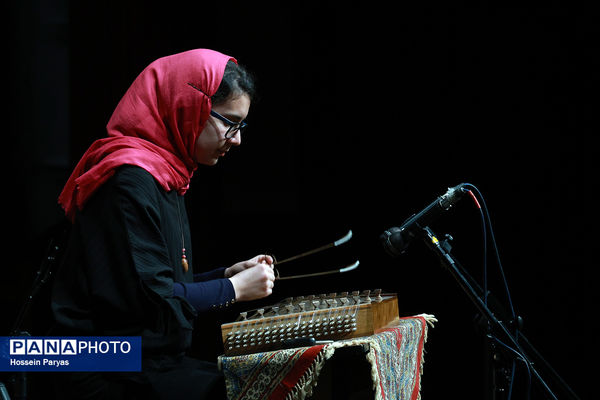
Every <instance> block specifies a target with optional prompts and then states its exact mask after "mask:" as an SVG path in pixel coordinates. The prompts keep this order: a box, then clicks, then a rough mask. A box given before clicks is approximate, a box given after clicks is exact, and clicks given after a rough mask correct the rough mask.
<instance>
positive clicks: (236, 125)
mask: <svg viewBox="0 0 600 400" xmlns="http://www.w3.org/2000/svg"><path fill="white" fill-rule="evenodd" d="M210 115H212V116H213V117H215V118H216V119H219V120H221V121H223V122H224V123H226V124H227V125H228V126H229V127H228V128H227V132H225V139H231V138H232V137H234V136H235V135H236V134H237V133H238V132H239V131H241V130H242V129H244V128H245V127H246V126H247V125H248V124H246V123H245V122H244V121H242V122H233V121H231V120H229V119H227V118H225V117H224V116H222V115H221V114H219V113H218V112H216V111H214V110H210Z"/></svg>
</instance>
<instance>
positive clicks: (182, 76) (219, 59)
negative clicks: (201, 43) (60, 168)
mask: <svg viewBox="0 0 600 400" xmlns="http://www.w3.org/2000/svg"><path fill="white" fill-rule="evenodd" d="M229 60H232V61H234V62H236V60H235V59H234V58H232V57H229V56H226V55H224V54H221V53H218V52H216V51H213V50H207V49H197V50H190V51H186V52H183V53H179V54H175V55H172V56H168V57H163V58H160V59H158V60H156V61H154V62H153V63H151V64H150V65H149V66H148V67H146V69H144V71H142V73H141V74H140V75H139V76H138V77H137V78H136V79H135V81H134V82H133V84H132V85H131V86H130V87H129V89H128V90H127V92H126V93H125V95H124V96H123V98H122V99H121V101H120V102H119V104H118V105H117V108H116V109H115V111H114V113H113V115H112V117H111V118H110V120H109V121H108V125H107V127H106V128H107V131H108V137H107V138H104V139H99V140H96V141H95V142H94V143H92V145H91V146H90V148H89V149H88V150H87V151H86V153H85V154H84V155H83V157H82V158H81V160H80V161H79V163H78V164H77V166H76V167H75V170H74V171H73V173H72V174H71V177H70V178H69V180H68V181H67V183H66V185H65V187H64V189H63V191H62V193H61V194H60V196H59V198H58V202H59V204H61V205H62V207H63V208H64V210H65V213H66V215H67V217H68V218H69V219H70V220H71V221H73V219H74V218H75V212H76V209H80V210H81V209H82V208H83V206H84V205H85V203H86V201H87V200H88V199H89V198H90V196H91V195H92V194H93V193H94V192H95V191H96V190H97V189H98V188H99V187H100V186H101V185H102V184H103V183H104V182H106V180H107V179H108V178H110V177H111V176H112V175H113V174H114V173H115V170H116V168H118V167H119V166H121V165H124V164H129V165H137V166H139V167H142V168H144V169H145V170H146V171H148V172H149V173H150V174H151V175H152V176H153V177H154V178H155V179H156V180H157V181H158V182H159V183H160V185H161V186H162V187H163V188H164V189H165V190H166V191H171V190H177V191H178V192H179V193H181V194H183V193H185V191H186V190H187V189H188V186H189V182H190V179H191V177H192V174H193V172H194V170H195V169H196V168H197V164H196V162H195V161H194V159H193V155H194V151H195V150H194V148H195V144H196V139H197V138H198V135H199V134H200V133H201V132H202V130H203V128H204V125H205V124H206V121H207V119H208V117H209V115H210V110H211V108H212V103H211V99H210V97H211V96H213V95H214V94H215V92H216V91H217V89H218V88H219V85H220V84H221V80H222V79H223V74H224V72H225V66H226V65H227V62H228V61H229Z"/></svg>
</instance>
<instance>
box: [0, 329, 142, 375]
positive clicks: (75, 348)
mask: <svg viewBox="0 0 600 400" xmlns="http://www.w3.org/2000/svg"><path fill="white" fill-rule="evenodd" d="M141 345H142V341H141V337H139V336H126V337H91V336H74V337H7V336H3V337H0V371H140V369H141V356H142V349H141Z"/></svg>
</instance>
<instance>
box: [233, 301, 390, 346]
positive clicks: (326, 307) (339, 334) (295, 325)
mask: <svg viewBox="0 0 600 400" xmlns="http://www.w3.org/2000/svg"><path fill="white" fill-rule="evenodd" d="M254 311H255V313H254V315H252V316H251V317H250V318H248V314H247V313H241V314H240V317H239V318H238V320H237V321H235V322H232V323H227V324H223V325H221V334H222V339H223V347H224V351H225V355H226V356H233V355H240V354H251V353H256V352H262V351H270V350H275V349H279V348H281V347H282V345H283V343H284V342H285V341H286V340H289V339H297V338H303V337H313V338H315V339H316V340H340V339H351V338H355V337H361V336H368V335H372V334H374V333H376V332H377V331H379V330H380V329H383V328H385V327H387V326H389V325H392V324H393V323H394V322H395V321H397V320H398V319H399V317H398V299H397V296H396V294H381V290H376V291H374V292H373V293H371V292H370V291H364V292H362V293H359V292H352V293H351V294H350V295H349V294H348V293H346V292H343V293H339V294H336V293H332V294H329V295H319V296H314V295H311V296H307V297H305V296H299V297H296V298H288V299H285V300H283V301H281V302H280V303H278V304H276V305H274V306H271V307H270V308H268V309H258V310H254Z"/></svg>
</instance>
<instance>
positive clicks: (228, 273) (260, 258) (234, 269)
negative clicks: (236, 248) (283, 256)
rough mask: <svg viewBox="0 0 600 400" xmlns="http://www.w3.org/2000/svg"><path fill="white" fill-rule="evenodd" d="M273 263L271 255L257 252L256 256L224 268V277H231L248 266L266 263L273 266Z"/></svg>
mask: <svg viewBox="0 0 600 400" xmlns="http://www.w3.org/2000/svg"><path fill="white" fill-rule="evenodd" d="M273 263H274V260H273V257H271V256H269V255H266V254H259V255H257V256H256V257H252V258H251V259H249V260H246V261H241V262H239V263H236V264H233V265H232V266H231V267H229V268H227V269H225V278H231V277H232V276H234V275H235V274H238V273H240V272H242V271H244V270H246V269H248V268H252V267H255V266H256V265H258V264H267V265H270V266H271V268H273Z"/></svg>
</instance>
